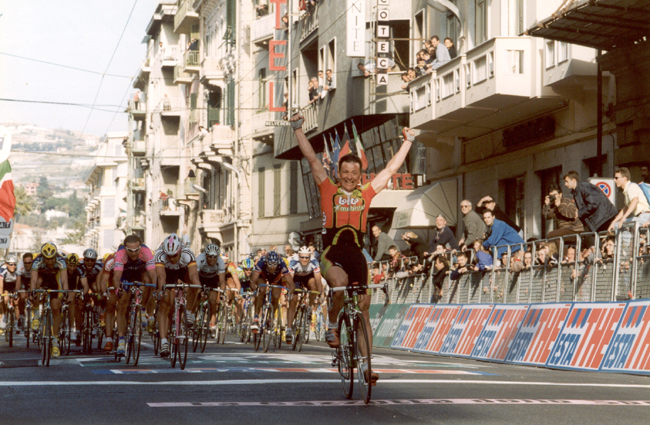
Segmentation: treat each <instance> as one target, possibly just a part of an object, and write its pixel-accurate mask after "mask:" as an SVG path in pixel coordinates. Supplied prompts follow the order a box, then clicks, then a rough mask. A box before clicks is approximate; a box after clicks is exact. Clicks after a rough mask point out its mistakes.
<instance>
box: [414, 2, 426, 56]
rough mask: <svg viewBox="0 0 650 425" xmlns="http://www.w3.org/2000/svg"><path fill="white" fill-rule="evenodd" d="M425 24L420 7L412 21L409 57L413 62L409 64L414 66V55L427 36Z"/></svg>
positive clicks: (423, 14)
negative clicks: (411, 46) (410, 53)
mask: <svg viewBox="0 0 650 425" xmlns="http://www.w3.org/2000/svg"><path fill="white" fill-rule="evenodd" d="M426 25H427V22H426V16H425V10H424V9H422V10H420V11H419V12H418V13H416V14H415V17H414V22H413V54H412V56H411V57H412V58H413V61H414V62H413V63H411V66H415V56H416V55H417V53H418V52H419V51H420V49H422V47H423V46H424V42H425V41H426V39H427V37H429V35H428V34H427V30H426Z"/></svg>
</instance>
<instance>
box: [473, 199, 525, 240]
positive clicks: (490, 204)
mask: <svg viewBox="0 0 650 425" xmlns="http://www.w3.org/2000/svg"><path fill="white" fill-rule="evenodd" d="M485 210H490V211H492V213H493V215H494V217H495V218H496V219H497V220H500V221H503V222H505V223H506V224H507V225H508V226H510V227H512V228H513V229H515V230H516V232H517V233H519V236H522V234H523V233H522V232H521V227H519V226H517V224H515V222H514V221H512V220H510V217H508V214H506V213H504V212H503V211H502V210H501V208H499V206H498V205H497V203H496V201H495V200H494V198H492V197H491V196H490V195H487V196H484V197H483V198H481V200H480V201H478V203H477V204H476V212H477V213H478V214H480V215H483V212H484V211H485Z"/></svg>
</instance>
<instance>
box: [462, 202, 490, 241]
mask: <svg viewBox="0 0 650 425" xmlns="http://www.w3.org/2000/svg"><path fill="white" fill-rule="evenodd" d="M460 210H461V211H462V213H463V221H462V224H461V234H462V235H463V236H462V238H461V239H460V241H459V242H458V245H459V246H460V247H461V249H465V248H467V247H470V246H473V245H474V241H475V240H476V239H478V238H481V237H482V236H483V235H484V234H485V231H486V230H487V228H486V227H485V223H484V222H483V220H481V216H480V215H478V214H477V213H476V211H474V210H473V209H472V203H471V202H470V201H469V200H468V199H463V200H462V201H461V203H460Z"/></svg>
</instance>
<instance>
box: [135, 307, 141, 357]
mask: <svg viewBox="0 0 650 425" xmlns="http://www.w3.org/2000/svg"><path fill="white" fill-rule="evenodd" d="M134 326H135V329H134V332H133V366H137V365H138V360H140V344H141V343H142V311H141V310H140V309H139V308H138V312H137V313H136V317H135V325H134Z"/></svg>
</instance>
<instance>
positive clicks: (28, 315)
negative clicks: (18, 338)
mask: <svg viewBox="0 0 650 425" xmlns="http://www.w3.org/2000/svg"><path fill="white" fill-rule="evenodd" d="M23 323H25V339H26V340H27V348H29V338H31V335H30V333H31V330H32V309H31V308H29V307H26V308H25V316H24V318H23Z"/></svg>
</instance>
